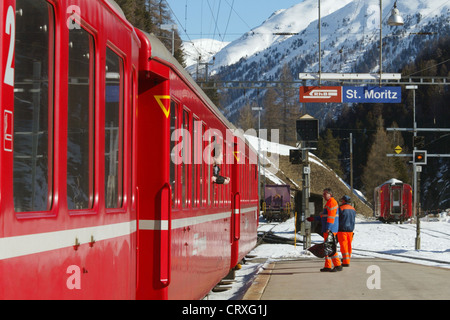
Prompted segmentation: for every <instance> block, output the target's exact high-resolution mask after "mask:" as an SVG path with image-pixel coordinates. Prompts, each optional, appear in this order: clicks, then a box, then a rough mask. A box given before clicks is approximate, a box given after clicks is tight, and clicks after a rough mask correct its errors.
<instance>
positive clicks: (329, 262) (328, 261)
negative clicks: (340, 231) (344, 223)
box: [323, 232, 341, 269]
mask: <svg viewBox="0 0 450 320" xmlns="http://www.w3.org/2000/svg"><path fill="white" fill-rule="evenodd" d="M333 234H334V235H336V233H334V232H333ZM323 238H324V239H326V238H328V232H325V233H324V234H323ZM333 265H334V266H335V267H339V266H340V265H341V259H339V255H338V253H337V252H336V253H335V254H334V255H333V256H331V257H325V268H329V269H332V268H333Z"/></svg>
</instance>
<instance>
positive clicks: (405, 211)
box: [374, 179, 412, 222]
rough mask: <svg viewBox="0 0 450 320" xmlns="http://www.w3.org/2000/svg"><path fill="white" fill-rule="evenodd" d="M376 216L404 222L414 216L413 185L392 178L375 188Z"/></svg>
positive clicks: (383, 219) (387, 220)
mask: <svg viewBox="0 0 450 320" xmlns="http://www.w3.org/2000/svg"><path fill="white" fill-rule="evenodd" d="M374 216H375V217H376V218H378V220H380V221H383V222H403V221H406V220H408V219H410V218H411V217H412V187H411V185H409V184H407V183H403V182H402V181H400V180H397V179H391V180H388V181H386V182H384V183H383V184H381V185H380V186H378V187H376V188H375V190H374Z"/></svg>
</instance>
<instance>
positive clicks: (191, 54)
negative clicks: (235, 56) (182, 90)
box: [182, 39, 229, 70]
mask: <svg viewBox="0 0 450 320" xmlns="http://www.w3.org/2000/svg"><path fill="white" fill-rule="evenodd" d="M228 44H229V42H222V41H219V40H214V39H195V40H192V41H187V42H183V44H182V49H183V51H184V53H185V56H186V67H187V68H188V70H191V69H193V68H191V67H192V66H194V67H195V66H196V65H197V63H198V60H199V58H200V62H209V61H210V60H211V59H212V57H214V55H216V54H217V52H220V51H221V50H222V49H223V48H224V47H226V46H227V45H228ZM194 69H195V68H194Z"/></svg>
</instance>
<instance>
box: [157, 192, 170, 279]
mask: <svg viewBox="0 0 450 320" xmlns="http://www.w3.org/2000/svg"><path fill="white" fill-rule="evenodd" d="M165 194H167V196H166V197H167V202H166V200H165ZM171 196H172V188H171V187H170V184H168V183H166V184H165V185H164V186H163V188H162V189H161V222H162V224H161V225H162V226H164V227H162V228H161V231H160V260H159V263H160V265H159V267H160V268H159V270H160V272H159V281H160V282H161V284H162V285H164V286H168V285H169V284H170V275H171V274H170V273H171V272H170V268H171V251H172V250H171V248H172V201H171ZM164 203H166V205H164ZM166 221H167V224H166V223H164V222H166ZM166 228H167V230H166Z"/></svg>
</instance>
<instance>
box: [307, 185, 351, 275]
mask: <svg viewBox="0 0 450 320" xmlns="http://www.w3.org/2000/svg"><path fill="white" fill-rule="evenodd" d="M323 198H324V199H325V201H326V202H327V203H326V204H325V208H324V210H323V213H322V214H321V215H320V221H321V222H322V234H323V238H324V239H327V237H328V233H329V232H333V234H334V235H336V233H337V232H338V229H339V212H338V211H339V210H338V209H339V206H338V203H337V201H336V200H335V199H334V198H333V193H332V192H331V189H330V188H326V189H324V190H323ZM306 220H308V221H313V220H314V217H309V218H307V219H306ZM333 265H334V268H332V266H333ZM320 271H321V272H336V271H342V265H341V260H340V259H339V255H338V253H337V252H336V253H335V254H334V255H333V256H331V257H325V267H323V268H322V269H320Z"/></svg>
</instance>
